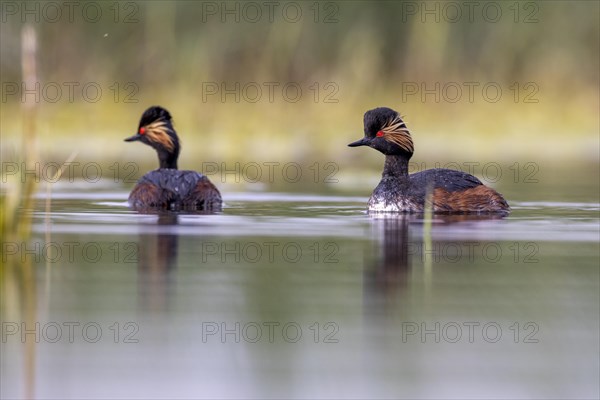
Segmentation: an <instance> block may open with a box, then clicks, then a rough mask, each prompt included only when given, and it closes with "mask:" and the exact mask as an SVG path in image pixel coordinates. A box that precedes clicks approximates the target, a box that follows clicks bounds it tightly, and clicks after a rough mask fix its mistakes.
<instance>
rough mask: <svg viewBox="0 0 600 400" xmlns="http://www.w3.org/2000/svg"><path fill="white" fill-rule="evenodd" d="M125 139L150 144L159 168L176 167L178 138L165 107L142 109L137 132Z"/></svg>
mask: <svg viewBox="0 0 600 400" xmlns="http://www.w3.org/2000/svg"><path fill="white" fill-rule="evenodd" d="M125 141H126V142H134V141H140V142H142V143H145V144H147V145H148V146H152V147H153V148H154V149H155V150H156V152H157V153H158V159H159V162H160V168H174V169H177V158H178V157H179V138H178V137H177V133H176V132H175V128H173V119H172V117H171V114H169V112H168V111H167V110H166V109H164V108H162V107H159V106H152V107H150V108H148V109H147V110H146V111H144V114H142V118H141V119H140V123H139V126H138V130H137V133H136V134H135V135H133V136H131V137H128V138H127V139H125Z"/></svg>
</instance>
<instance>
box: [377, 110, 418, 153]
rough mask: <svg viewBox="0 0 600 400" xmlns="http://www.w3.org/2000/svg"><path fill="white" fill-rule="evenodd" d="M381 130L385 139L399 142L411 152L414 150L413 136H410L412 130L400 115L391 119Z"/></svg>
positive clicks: (401, 146) (398, 143)
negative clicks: (409, 129)
mask: <svg viewBox="0 0 600 400" xmlns="http://www.w3.org/2000/svg"><path fill="white" fill-rule="evenodd" d="M381 131H382V132H383V133H384V135H383V137H384V139H386V140H388V141H390V142H392V143H395V144H397V145H398V146H400V148H402V149H403V150H404V151H407V152H409V153H413V152H414V146H413V141H412V138H411V137H410V132H409V131H408V128H407V127H406V125H405V124H404V121H402V118H400V116H399V115H397V116H396V117H395V118H392V119H391V120H389V121H388V122H387V123H386V124H385V125H384V127H383V128H382V129H381Z"/></svg>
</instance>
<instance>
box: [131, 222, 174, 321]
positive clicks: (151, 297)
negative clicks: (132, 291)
mask: <svg viewBox="0 0 600 400" xmlns="http://www.w3.org/2000/svg"><path fill="white" fill-rule="evenodd" d="M177 223H178V220H177V214H172V213H164V214H158V221H157V226H156V227H152V229H148V232H147V233H142V234H140V236H139V242H138V250H139V251H138V301H139V306H140V307H141V309H142V310H144V311H150V312H160V311H167V310H168V309H169V298H170V297H171V294H172V293H171V292H172V291H173V288H172V286H173V285H172V281H173V279H174V277H173V273H172V272H173V270H174V269H175V265H176V261H177V242H178V236H177V234H176V233H175V232H173V231H172V230H171V229H170V227H171V226H173V225H177Z"/></svg>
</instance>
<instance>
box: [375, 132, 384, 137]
mask: <svg viewBox="0 0 600 400" xmlns="http://www.w3.org/2000/svg"><path fill="white" fill-rule="evenodd" d="M375 136H377V137H382V136H383V132H382V131H379V132H377V135H375Z"/></svg>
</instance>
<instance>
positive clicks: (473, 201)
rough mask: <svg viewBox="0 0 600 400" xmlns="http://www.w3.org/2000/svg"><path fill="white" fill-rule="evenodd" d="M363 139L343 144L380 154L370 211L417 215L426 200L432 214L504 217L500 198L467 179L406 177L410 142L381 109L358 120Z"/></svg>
mask: <svg viewBox="0 0 600 400" xmlns="http://www.w3.org/2000/svg"><path fill="white" fill-rule="evenodd" d="M364 130H365V137H364V138H362V139H360V140H358V141H356V142H353V143H350V144H349V145H348V146H350V147H355V146H369V147H372V148H374V149H375V150H378V151H380V152H381V153H383V154H384V155H385V165H384V167H383V175H382V178H381V181H380V182H379V184H378V185H377V187H376V188H375V190H374V191H373V194H372V195H371V197H370V198H369V203H368V210H369V211H374V212H405V213H421V212H423V211H424V210H425V202H426V200H427V198H428V193H430V196H431V197H429V198H430V199H431V205H432V211H433V212H434V213H508V211H509V210H510V207H509V206H508V203H507V202H506V200H504V198H503V197H502V195H501V194H500V193H498V192H496V191H495V190H494V189H491V188H489V187H487V186H485V185H484V184H483V183H481V181H480V180H479V179H477V178H476V177H474V176H473V175H470V174H467V173H464V172H461V171H455V170H451V169H442V168H436V169H429V170H425V171H421V172H417V173H415V174H411V175H409V174H408V161H409V160H410V158H411V157H412V155H413V150H414V148H413V142H412V138H411V136H410V133H409V131H408V128H407V127H406V124H405V123H404V121H403V120H402V118H401V117H400V115H399V114H398V113H397V112H396V111H394V110H392V109H390V108H387V107H380V108H375V109H373V110H369V111H367V112H366V113H365V116H364Z"/></svg>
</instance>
